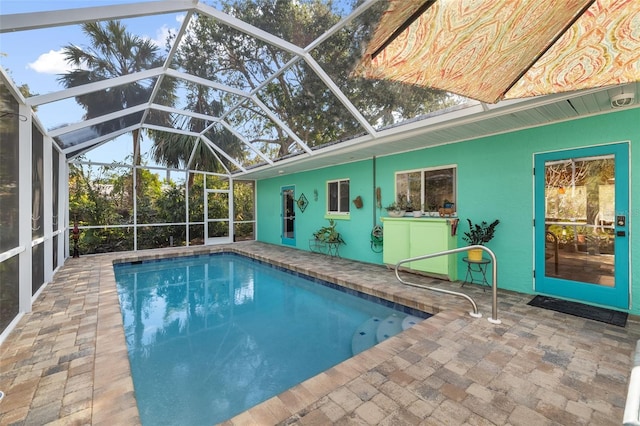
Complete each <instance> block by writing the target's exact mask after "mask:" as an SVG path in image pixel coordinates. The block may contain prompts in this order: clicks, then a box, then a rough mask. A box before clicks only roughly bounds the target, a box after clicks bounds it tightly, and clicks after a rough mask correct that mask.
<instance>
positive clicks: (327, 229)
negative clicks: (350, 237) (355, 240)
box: [313, 219, 347, 245]
mask: <svg viewBox="0 0 640 426" xmlns="http://www.w3.org/2000/svg"><path fill="white" fill-rule="evenodd" d="M313 237H314V238H315V239H316V240H318V241H322V242H324V243H338V244H345V245H346V244H347V243H345V241H344V240H343V239H342V236H340V233H339V232H338V231H337V230H336V222H335V221H334V220H333V219H329V226H323V227H321V228H320V229H318V230H317V231H316V232H314V233H313Z"/></svg>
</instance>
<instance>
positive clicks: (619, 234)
mask: <svg viewBox="0 0 640 426" xmlns="http://www.w3.org/2000/svg"><path fill="white" fill-rule="evenodd" d="M626 235H627V233H626V232H624V231H616V237H624V236H626Z"/></svg>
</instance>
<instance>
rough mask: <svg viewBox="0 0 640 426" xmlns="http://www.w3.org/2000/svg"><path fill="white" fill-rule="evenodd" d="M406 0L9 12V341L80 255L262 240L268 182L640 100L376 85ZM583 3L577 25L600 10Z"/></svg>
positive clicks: (220, 2) (30, 6)
mask: <svg viewBox="0 0 640 426" xmlns="http://www.w3.org/2000/svg"><path fill="white" fill-rule="evenodd" d="M402 3H403V2H398V1H376V0H334V1H311V0H305V1H293V0H291V1H271V0H250V1H241V0H170V1H169V0H165V1H133V0H131V1H129V0H112V1H107V0H104V1H103V0H94V1H84V2H82V1H77V0H76V1H65V0H62V1H56V2H50V1H26V2H25V1H17V0H16V1H11V0H10V1H3V2H2V9H1V15H0V62H1V63H2V69H1V70H0V71H1V73H0V92H1V98H0V99H1V102H2V105H1V109H0V135H1V141H0V204H1V209H0V283H1V284H0V302H1V304H0V330H2V331H3V332H5V331H6V330H8V329H10V328H11V324H12V322H15V321H17V319H19V313H21V312H28V311H29V310H30V306H31V303H32V300H34V299H35V297H37V295H38V292H39V290H40V289H41V288H42V286H43V284H45V283H47V282H49V281H50V280H51V278H52V276H53V274H54V272H55V271H56V269H57V268H58V267H60V266H61V265H62V264H63V263H64V260H65V259H66V258H67V257H69V256H73V255H74V254H76V250H77V254H79V255H80V256H84V255H88V254H93V253H102V252H114V251H128V250H145V249H152V248H162V247H171V246H193V245H206V244H214V243H229V242H233V241H239V240H251V239H254V238H256V234H257V228H256V226H257V225H256V223H257V221H256V216H257V214H256V211H257V208H258V207H257V206H256V204H257V203H256V181H257V180H260V179H266V178H272V177H276V176H281V175H287V174H289V173H295V172H300V171H304V170H313V169H319V168H322V167H326V166H330V165H335V164H344V163H349V162H353V161H357V160H361V159H365V158H371V157H375V156H380V155H389V154H392V153H397V152H404V151H410V150H412V149H418V148H424V147H429V146H436V145H442V144H447V143H451V142H457V141H464V140H469V139H471V138H474V137H479V136H482V135H492V134H499V133H504V132H509V131H512V130H514V129H519V128H527V127H533V126H538V125H542V124H544V123H548V122H552V121H558V120H563V119H566V118H567V117H572V116H574V115H579V116H588V115H591V114H598V113H601V112H603V111H608V110H609V109H611V108H612V106H611V103H610V101H609V99H610V98H612V97H615V96H618V97H620V102H626V101H625V99H628V97H625V93H629V92H634V91H635V90H636V89H637V83H636V82H635V80H625V79H624V78H620V79H616V80H607V81H608V84H610V85H611V86H608V87H604V88H602V87H600V88H594V87H590V88H587V89H584V87H578V88H579V89H583V91H582V92H575V91H573V90H574V89H575V88H566V89H564V90H558V92H560V93H556V94H553V95H550V96H533V95H532V94H526V93H525V95H524V96H525V97H526V96H533V97H531V98H527V99H524V100H508V101H500V102H498V103H496V104H492V103H485V102H481V101H479V100H474V99H471V98H470V97H469V98H468V97H465V96H463V94H464V93H465V92H464V91H462V90H461V91H458V92H456V93H462V94H456V93H453V92H449V91H446V90H444V89H436V88H430V87H427V86H419V85H415V84H408V83H406V82H403V81H402V79H387V78H383V77H380V76H379V77H376V78H370V77H371V73H372V71H363V70H362V67H363V66H366V65H367V61H364V65H363V62H362V58H363V54H365V52H366V51H367V47H368V44H369V41H370V40H371V39H372V38H374V33H375V32H376V28H377V27H378V23H379V22H380V21H381V19H382V18H383V15H384V16H386V15H385V14H386V13H387V12H386V11H387V10H388V9H389V10H393V9H394V7H395V8H400V6H401V5H402ZM413 3H421V4H422V3H424V4H425V5H427V6H428V4H430V3H433V2H413ZM498 3H499V2H498ZM523 3H526V2H523ZM576 3H580V4H578V5H576V11H575V13H574V14H573V15H572V16H571V17H570V18H571V19H569V21H570V22H569V24H571V23H573V21H572V19H573V20H575V19H576V18H577V17H578V16H579V12H580V13H581V12H584V8H585V7H586V6H588V5H589V4H591V3H593V2H576ZM583 3H584V4H583ZM604 3H607V2H604ZM622 3H627V4H631V3H633V2H622ZM607 7H611V9H613V6H611V5H608V6H607ZM523 9H526V7H524V6H523ZM413 12H415V11H413ZM609 12H610V11H609V10H606V9H605V10H603V11H600V12H598V13H601V14H603V15H607V16H609V15H611V14H610V13H609ZM487 16H490V14H487ZM567 28H568V27H567V26H566V25H565V27H562V28H561V29H562V30H563V31H564V30H566V29H567ZM396 29H397V28H396ZM555 31H557V32H558V34H556V35H557V36H558V37H559V35H560V34H561V33H562V32H563V31H560V30H555ZM556 35H554V36H553V37H552V39H553V40H554V41H555V40H557V37H556ZM401 42H402V41H401ZM383 45H384V46H387V45H388V43H383ZM384 46H383V47H384ZM611 48H612V49H613V48H614V47H611ZM380 55H381V56H380V58H383V57H388V56H389V54H380ZM365 58H366V55H365ZM374 62H375V60H374ZM469 62H470V61H469ZM452 66H453V65H452ZM623 77H624V76H623ZM535 95H538V93H535ZM574 99H577V101H575V100H574ZM498 100H499V99H498ZM572 100H574V101H573V103H572V102H571V101H572ZM3 335H4V333H3Z"/></svg>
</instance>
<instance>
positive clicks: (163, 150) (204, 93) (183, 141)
mask: <svg viewBox="0 0 640 426" xmlns="http://www.w3.org/2000/svg"><path fill="white" fill-rule="evenodd" d="M209 90H210V89H209V88H206V87H203V86H201V85H190V84H188V87H187V91H188V93H189V95H188V96H187V100H188V102H187V109H188V110H193V111H195V112H197V113H200V114H206V115H210V116H212V117H219V116H220V115H221V114H222V106H221V105H220V102H218V101H216V100H209V99H208V92H209ZM174 124H175V127H177V128H185V129H186V130H189V131H191V132H196V133H200V132H202V131H203V130H204V129H205V128H206V127H207V126H208V125H209V124H210V123H209V122H206V121H203V120H200V119H190V118H189V117H186V118H184V119H183V120H182V122H179V123H178V122H177V123H174ZM150 134H151V136H152V138H153V140H154V144H153V147H152V148H151V155H152V156H153V159H154V160H155V161H156V162H157V163H158V164H163V165H165V166H166V167H174V168H180V167H185V166H186V165H187V162H188V161H189V157H190V156H191V152H192V151H193V148H194V147H195V144H196V143H197V142H198V141H197V139H196V138H194V137H193V136H187V135H181V134H176V133H167V132H162V131H150ZM207 135H208V136H209V137H210V138H211V140H212V142H213V143H215V144H216V145H217V146H218V147H220V148H221V149H222V150H224V151H225V152H226V153H227V154H229V155H231V156H236V157H239V156H242V155H243V149H242V145H241V142H240V141H239V140H238V139H237V138H236V137H235V136H233V135H232V134H231V133H230V132H229V131H228V130H227V129H220V130H214V129H212V130H210V131H209V132H207ZM212 136H213V137H212ZM221 162H222V163H223V164H225V165H226V166H227V167H228V166H229V164H227V161H226V159H225V158H224V157H220V159H219V160H218V158H216V157H215V156H214V155H213V154H212V153H211V151H210V150H209V149H208V148H207V147H206V146H204V144H203V143H200V144H198V147H197V148H196V153H195V155H194V158H193V161H192V164H190V168H191V169H195V170H206V171H211V172H223V168H222V164H221ZM188 184H189V187H191V185H192V184H193V174H189V182H188Z"/></svg>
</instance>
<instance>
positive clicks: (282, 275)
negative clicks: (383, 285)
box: [114, 254, 428, 425]
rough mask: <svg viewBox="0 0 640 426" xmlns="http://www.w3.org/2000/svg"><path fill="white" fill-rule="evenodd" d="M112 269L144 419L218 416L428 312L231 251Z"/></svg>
mask: <svg viewBox="0 0 640 426" xmlns="http://www.w3.org/2000/svg"><path fill="white" fill-rule="evenodd" d="M114 269H115V276H116V282H117V289H118V296H119V298H120V306H121V309H122V315H123V320H124V328H125V336H126V340H127V346H128V350H129V359H130V363H131V370H132V376H133V382H134V388H135V394H136V400H137V403H138V408H139V411H140V417H141V420H142V422H143V424H145V425H161V424H162V425H172V424H175V425H204V424H207V425H208V424H214V423H218V422H221V421H224V420H226V419H228V418H230V417H232V416H234V415H236V414H238V413H240V412H242V411H245V410H247V409H248V408H250V407H252V406H254V405H256V404H258V403H259V402H262V401H264V400H266V399H269V398H270V397H272V396H274V395H277V394H279V393H280V392H283V391H285V390H286V389H288V388H290V387H293V386H294V385H296V384H297V383H300V382H302V381H304V380H306V379H307V378H310V377H312V376H314V375H316V374H318V373H320V372H322V371H324V370H326V369H328V368H330V367H332V366H333V365H336V364H338V363H340V362H342V361H344V360H345V359H348V358H350V357H351V356H352V355H353V353H354V352H359V351H361V350H363V349H366V348H367V347H369V346H371V345H372V344H375V343H376V337H377V340H381V339H384V338H386V337H388V335H392V334H395V333H396V332H398V331H400V329H399V328H398V329H397V330H395V331H394V330H392V329H394V327H396V326H397V324H399V323H401V322H402V321H403V319H404V318H405V317H406V319H404V322H405V323H409V324H413V323H415V321H416V320H418V318H415V317H413V316H409V317H407V313H409V314H413V315H418V316H420V317H422V318H424V317H426V316H428V315H427V314H424V313H418V312H415V311H409V310H407V309H406V308H402V307H397V306H396V308H400V309H402V310H399V309H392V308H391V307H388V306H384V305H382V304H379V303H374V302H372V301H370V300H365V299H364V298H361V297H357V296H354V295H352V294H347V293H345V292H343V291H339V290H336V289H334V288H331V285H329V284H328V283H326V284H327V285H322V284H321V283H319V282H318V280H315V281H316V282H314V280H309V279H306V278H305V277H302V276H299V274H294V273H290V272H286V271H284V270H281V269H279V268H275V267H272V266H270V265H267V264H263V263H261V262H257V261H253V260H251V259H248V258H245V257H243V256H239V255H235V254H215V255H206V256H191V257H186V258H175V259H164V260H161V261H151V262H145V263H137V264H119V265H115V266H114ZM405 325H406V324H405ZM398 327H399V325H398ZM390 330H391V331H390Z"/></svg>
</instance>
